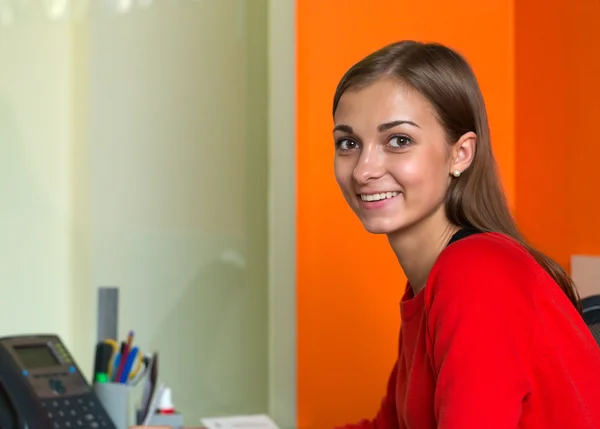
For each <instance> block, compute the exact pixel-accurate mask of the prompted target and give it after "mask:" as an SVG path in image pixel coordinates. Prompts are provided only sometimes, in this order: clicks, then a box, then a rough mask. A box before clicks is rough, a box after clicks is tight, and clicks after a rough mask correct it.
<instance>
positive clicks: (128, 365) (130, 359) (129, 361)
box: [119, 347, 139, 384]
mask: <svg viewBox="0 0 600 429" xmlns="http://www.w3.org/2000/svg"><path fill="white" fill-rule="evenodd" d="M138 352H139V350H138V348H137V347H134V348H132V349H131V351H130V352H129V354H128V355H127V358H126V361H125V366H124V367H123V373H122V374H121V379H120V380H119V383H123V384H127V381H128V380H129V374H131V369H132V368H133V364H134V362H135V360H136V359H137V355H138Z"/></svg>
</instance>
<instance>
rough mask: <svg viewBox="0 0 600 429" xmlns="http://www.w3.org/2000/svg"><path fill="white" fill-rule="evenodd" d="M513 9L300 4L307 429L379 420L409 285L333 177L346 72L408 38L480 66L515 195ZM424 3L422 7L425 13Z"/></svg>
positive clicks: (384, 1) (499, 5) (302, 358)
mask: <svg viewBox="0 0 600 429" xmlns="http://www.w3.org/2000/svg"><path fill="white" fill-rule="evenodd" d="M511 3H512V2H510V1H506V0H488V1H486V2H483V1H481V0H458V1H454V2H448V1H444V0H424V1H421V2H401V1H399V0H379V1H377V2H372V3H370V4H369V3H367V2H366V1H364V0H363V1H359V0H301V1H298V2H297V129H298V132H297V133H298V134H297V163H298V164H297V183H298V189H297V192H298V194H297V198H298V200H297V204H298V224H297V225H298V226H297V228H298V230H297V237H298V238H297V239H298V256H297V272H298V279H297V280H298V282H297V305H298V319H297V324H298V332H297V335H298V344H297V345H298V355H297V358H298V360H297V367H298V372H297V380H298V392H297V393H298V404H297V405H298V420H299V421H298V427H300V428H302V429H308V428H310V429H325V428H328V429H329V428H331V427H333V426H334V425H338V424H343V423H346V422H352V421H355V420H358V419H360V418H362V417H370V416H373V415H374V413H375V412H376V411H377V408H378V406H379V402H380V399H381V396H382V394H383V393H384V389H385V383H386V380H387V377H388V375H389V371H390V369H391V366H392V364H393V361H394V357H395V354H396V351H397V346H396V342H397V334H398V328H399V306H398V302H399V299H400V296H401V293H402V290H403V288H404V282H405V278H404V277H403V275H402V273H401V271H400V269H399V267H398V266H397V263H396V261H395V260H394V257H393V255H392V253H391V251H390V250H388V248H387V243H386V241H385V239H384V238H383V237H375V236H370V235H368V234H367V233H365V232H364V231H363V229H362V227H361V225H360V224H359V223H358V221H357V220H356V219H355V218H354V215H353V214H352V213H351V211H350V210H349V209H348V208H347V207H346V205H345V202H344V200H343V198H342V197H341V195H340V193H339V192H338V189H337V187H336V184H335V181H334V177H333V141H332V137H331V129H332V118H331V102H332V98H333V93H334V90H335V86H336V84H337V82H338V79H339V78H340V77H341V76H342V74H343V73H344V71H345V70H346V69H347V68H348V67H349V66H350V65H352V63H354V62H355V61H357V60H359V59H360V58H361V57H362V56H364V55H366V54H367V53H369V52H370V51H372V50H374V49H377V48H379V47H381V46H383V45H384V44H387V43H390V42H393V41H397V40H400V39H408V38H412V39H419V40H435V41H440V42H443V43H447V44H449V45H451V46H454V47H456V48H458V49H459V50H460V51H461V52H463V53H464V54H465V55H466V56H467V57H468V59H469V60H470V61H471V63H472V65H473V67H474V69H475V72H476V73H477V75H478V77H479V79H480V83H481V85H482V88H483V92H484V96H485V97H486V101H487V104H488V109H489V114H490V118H491V126H492V130H493V138H494V148H495V152H496V155H497V158H498V160H499V164H500V167H501V173H502V176H503V179H504V183H505V186H506V188H507V192H508V194H509V198H510V200H511V201H513V199H514V192H515V190H514V189H515V183H514V175H515V173H514V167H515V164H514V144H513V140H514V135H513V134H514V123H513V122H514V100H513V93H514V91H513V85H514V83H513V58H514V53H513V48H512V46H513V43H512V34H513V32H512V25H513V23H512V4H511ZM417 5H418V6H417Z"/></svg>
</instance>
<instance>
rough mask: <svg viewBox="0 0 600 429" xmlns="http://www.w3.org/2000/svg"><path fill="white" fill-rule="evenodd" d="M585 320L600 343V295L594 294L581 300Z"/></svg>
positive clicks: (599, 343)
mask: <svg viewBox="0 0 600 429" xmlns="http://www.w3.org/2000/svg"><path fill="white" fill-rule="evenodd" d="M581 307H582V309H583V320H585V323H586V324H587V325H588V327H589V328H590V330H591V331H592V335H593V336H594V338H595V339H596V341H597V342H598V345H600V295H593V296H589V297H587V298H584V299H582V300H581Z"/></svg>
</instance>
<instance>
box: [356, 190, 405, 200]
mask: <svg viewBox="0 0 600 429" xmlns="http://www.w3.org/2000/svg"><path fill="white" fill-rule="evenodd" d="M398 194H399V192H382V193H380V194H361V195H360V199H361V200H363V201H380V200H386V199H388V198H393V197H395V196H396V195H398Z"/></svg>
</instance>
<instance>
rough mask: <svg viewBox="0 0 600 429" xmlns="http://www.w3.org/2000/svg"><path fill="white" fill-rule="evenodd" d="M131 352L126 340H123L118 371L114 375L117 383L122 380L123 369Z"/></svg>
mask: <svg viewBox="0 0 600 429" xmlns="http://www.w3.org/2000/svg"><path fill="white" fill-rule="evenodd" d="M128 354H129V349H128V347H127V343H126V342H124V341H123V342H121V352H120V353H119V365H118V367H116V368H117V373H116V374H115V376H114V381H116V382H117V383H118V382H119V380H121V375H123V369H124V368H125V363H126V362H127V355H128Z"/></svg>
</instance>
